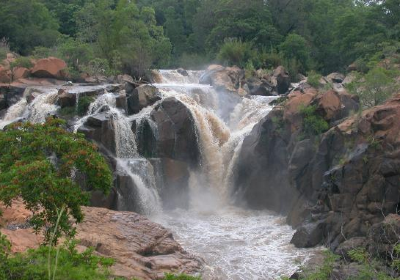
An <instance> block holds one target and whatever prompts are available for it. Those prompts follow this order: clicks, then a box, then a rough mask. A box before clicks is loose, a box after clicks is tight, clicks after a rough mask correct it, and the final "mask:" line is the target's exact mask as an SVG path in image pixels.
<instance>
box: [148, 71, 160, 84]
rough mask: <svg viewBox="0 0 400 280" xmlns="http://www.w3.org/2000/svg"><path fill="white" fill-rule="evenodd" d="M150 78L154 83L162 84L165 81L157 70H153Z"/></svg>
mask: <svg viewBox="0 0 400 280" xmlns="http://www.w3.org/2000/svg"><path fill="white" fill-rule="evenodd" d="M150 80H151V82H152V83H155V84H161V83H162V82H163V78H162V76H161V74H160V72H158V71H157V70H151V72H150Z"/></svg>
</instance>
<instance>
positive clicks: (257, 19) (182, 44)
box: [0, 0, 400, 76]
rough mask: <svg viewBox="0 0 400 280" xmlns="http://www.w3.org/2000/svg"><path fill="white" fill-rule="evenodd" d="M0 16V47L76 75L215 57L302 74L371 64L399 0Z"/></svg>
mask: <svg viewBox="0 0 400 280" xmlns="http://www.w3.org/2000/svg"><path fill="white" fill-rule="evenodd" d="M0 17H1V18H2V21H1V22H0V38H5V39H6V42H3V47H7V46H9V47H10V48H11V50H13V51H15V52H18V53H20V54H22V55H35V56H37V57H40V56H46V55H49V54H53V55H56V56H59V57H62V58H64V59H65V60H67V62H69V65H70V67H71V69H70V71H71V72H72V73H74V71H77V72H79V71H85V72H88V73H99V72H100V73H104V74H112V73H115V72H121V71H123V72H129V73H131V74H133V75H135V76H141V75H143V74H144V72H145V70H146V69H148V68H149V67H175V66H184V67H194V66H197V67H201V66H202V65H203V64H205V63H208V62H210V61H213V60H215V59H218V60H219V61H220V62H224V63H227V64H238V65H240V66H243V67H244V66H249V67H251V66H253V67H255V68H260V67H263V68H271V67H273V66H276V65H278V64H284V65H285V66H286V67H287V68H288V69H289V70H290V71H291V72H292V73H297V72H298V71H299V72H301V73H303V74H305V73H306V72H307V71H309V70H316V71H317V72H320V73H323V74H326V73H328V72H332V71H338V70H341V69H342V70H343V69H345V68H346V67H347V66H348V65H349V64H350V63H353V62H356V63H357V64H358V66H359V68H364V69H365V70H368V67H369V66H368V64H369V62H370V61H374V60H375V61H376V60H381V59H382V58H384V57H385V56H386V55H390V54H392V53H395V52H398V51H399V39H400V6H399V4H398V1H397V0H385V1H370V0H357V1H353V0H318V1H315V0H296V1H293V0H268V1H263V0H248V1H242V0H137V1H128V0H5V1H3V3H2V5H1V7H0ZM7 42H8V43H7ZM3 54H4V51H3ZM0 55H2V53H1V51H0Z"/></svg>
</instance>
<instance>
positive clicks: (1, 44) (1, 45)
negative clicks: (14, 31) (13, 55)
mask: <svg viewBox="0 0 400 280" xmlns="http://www.w3.org/2000/svg"><path fill="white" fill-rule="evenodd" d="M9 52H10V45H9V43H8V40H7V39H6V38H2V39H1V40H0V60H3V59H5V58H6V57H7V54H8V53H9Z"/></svg>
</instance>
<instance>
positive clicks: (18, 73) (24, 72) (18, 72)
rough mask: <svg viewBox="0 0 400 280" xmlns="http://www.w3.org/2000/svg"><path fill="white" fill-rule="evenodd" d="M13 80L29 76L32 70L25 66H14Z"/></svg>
mask: <svg viewBox="0 0 400 280" xmlns="http://www.w3.org/2000/svg"><path fill="white" fill-rule="evenodd" d="M12 73H13V80H19V79H25V78H28V77H29V75H30V74H31V72H30V71H29V69H28V68H25V67H14V69H13V71H12Z"/></svg>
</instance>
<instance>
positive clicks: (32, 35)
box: [0, 0, 60, 55]
mask: <svg viewBox="0 0 400 280" xmlns="http://www.w3.org/2000/svg"><path fill="white" fill-rule="evenodd" d="M0 18H1V19H2V20H1V23H0V38H8V40H9V43H10V47H11V49H12V50H14V51H17V52H20V53H21V54H23V55H27V54H29V53H30V52H31V51H32V50H33V49H34V48H35V47H37V46H44V47H50V46H52V45H53V44H54V43H55V42H56V40H57V38H58V37H59V35H60V33H59V32H58V27H59V25H58V23H57V20H55V19H54V18H53V16H52V15H51V13H50V12H49V10H48V9H47V8H46V6H45V5H43V3H41V1H39V0H29V1H28V0H13V1H9V0H7V1H2V4H1V8H0Z"/></svg>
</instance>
